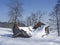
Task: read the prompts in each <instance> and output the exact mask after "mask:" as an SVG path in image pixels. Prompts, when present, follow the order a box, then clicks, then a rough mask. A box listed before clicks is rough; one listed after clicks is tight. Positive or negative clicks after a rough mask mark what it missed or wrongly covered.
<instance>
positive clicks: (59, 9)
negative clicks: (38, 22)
mask: <svg viewBox="0 0 60 45" xmlns="http://www.w3.org/2000/svg"><path fill="white" fill-rule="evenodd" d="M51 17H54V18H53V19H52V18H51V19H50V20H51V21H53V25H55V26H54V27H55V28H56V29H57V32H58V36H60V0H58V2H57V4H56V6H55V8H54V10H53V12H52V15H51Z"/></svg>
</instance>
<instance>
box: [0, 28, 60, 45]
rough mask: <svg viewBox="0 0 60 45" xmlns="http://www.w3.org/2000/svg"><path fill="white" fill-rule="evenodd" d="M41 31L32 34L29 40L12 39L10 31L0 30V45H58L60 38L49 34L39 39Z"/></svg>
mask: <svg viewBox="0 0 60 45" xmlns="http://www.w3.org/2000/svg"><path fill="white" fill-rule="evenodd" d="M42 33H43V31H38V32H33V34H32V37H31V38H21V37H18V38H12V35H13V33H12V30H11V29H9V28H0V45H60V37H57V33H56V32H55V33H53V32H51V34H49V35H48V36H45V37H40V36H39V35H41V34H42Z"/></svg>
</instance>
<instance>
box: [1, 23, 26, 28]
mask: <svg viewBox="0 0 60 45" xmlns="http://www.w3.org/2000/svg"><path fill="white" fill-rule="evenodd" d="M13 25H14V24H13V23H8V22H0V27H3V28H12V27H13ZM18 26H22V27H24V26H25V24H23V23H19V24H18Z"/></svg>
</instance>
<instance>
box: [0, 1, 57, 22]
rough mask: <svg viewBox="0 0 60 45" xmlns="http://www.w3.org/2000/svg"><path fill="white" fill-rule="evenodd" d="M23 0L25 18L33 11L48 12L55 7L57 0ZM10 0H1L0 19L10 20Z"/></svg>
mask: <svg viewBox="0 0 60 45" xmlns="http://www.w3.org/2000/svg"><path fill="white" fill-rule="evenodd" d="M21 1H22V2H23V13H22V15H23V16H24V17H23V18H26V17H27V16H29V15H31V13H32V12H36V11H39V10H41V11H42V12H45V13H46V17H47V15H48V13H49V12H50V11H51V10H52V9H53V7H54V6H55V4H56V2H57V0H21ZM7 2H8V0H0V21H8V19H9V18H7V17H8V8H7V6H6V3H7Z"/></svg>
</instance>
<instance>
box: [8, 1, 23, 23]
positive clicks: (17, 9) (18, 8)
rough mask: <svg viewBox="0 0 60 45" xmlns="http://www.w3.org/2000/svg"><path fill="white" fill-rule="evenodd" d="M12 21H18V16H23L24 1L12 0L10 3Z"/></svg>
mask: <svg viewBox="0 0 60 45" xmlns="http://www.w3.org/2000/svg"><path fill="white" fill-rule="evenodd" d="M8 7H9V17H10V20H9V21H10V22H13V23H18V18H19V17H21V16H22V3H21V2H20V0H10V1H9V3H8Z"/></svg>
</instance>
